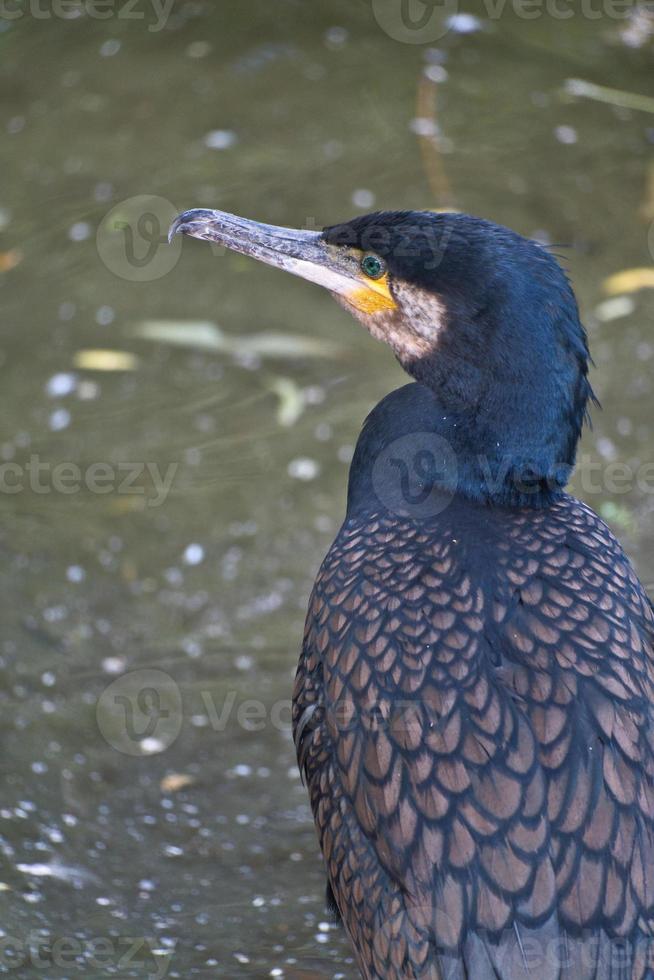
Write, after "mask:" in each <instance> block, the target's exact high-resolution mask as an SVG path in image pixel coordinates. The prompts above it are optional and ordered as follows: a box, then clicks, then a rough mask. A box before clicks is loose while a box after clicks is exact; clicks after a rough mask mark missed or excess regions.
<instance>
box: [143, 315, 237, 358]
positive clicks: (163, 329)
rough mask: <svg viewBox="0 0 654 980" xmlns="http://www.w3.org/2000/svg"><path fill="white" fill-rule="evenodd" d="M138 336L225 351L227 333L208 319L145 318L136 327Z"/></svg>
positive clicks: (182, 345)
mask: <svg viewBox="0 0 654 980" xmlns="http://www.w3.org/2000/svg"><path fill="white" fill-rule="evenodd" d="M134 333H135V334H136V336H137V337H142V338H143V339H145V340H156V341H158V342H159V343H162V344H173V345H175V346H178V347H195V348H196V350H213V351H224V349H225V335H224V333H223V332H222V330H221V329H220V327H219V326H217V324H215V323H211V322H210V321H208V320H187V321H177V320H144V321H143V323H139V324H138V326H137V327H136V328H135V329H134Z"/></svg>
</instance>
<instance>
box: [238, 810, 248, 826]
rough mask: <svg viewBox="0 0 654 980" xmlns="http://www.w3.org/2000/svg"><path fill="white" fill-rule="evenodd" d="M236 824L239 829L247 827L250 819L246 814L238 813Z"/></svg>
mask: <svg viewBox="0 0 654 980" xmlns="http://www.w3.org/2000/svg"><path fill="white" fill-rule="evenodd" d="M236 823H237V824H238V825H239V827H247V825H248V824H249V823H250V817H249V816H248V814H247V813H238V814H237V815H236Z"/></svg>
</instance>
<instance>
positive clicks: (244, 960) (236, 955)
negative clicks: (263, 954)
mask: <svg viewBox="0 0 654 980" xmlns="http://www.w3.org/2000/svg"><path fill="white" fill-rule="evenodd" d="M234 959H235V960H236V961H237V962H238V963H243V964H244V965H245V964H246V963H249V962H250V958H249V957H248V956H246V955H245V953H234Z"/></svg>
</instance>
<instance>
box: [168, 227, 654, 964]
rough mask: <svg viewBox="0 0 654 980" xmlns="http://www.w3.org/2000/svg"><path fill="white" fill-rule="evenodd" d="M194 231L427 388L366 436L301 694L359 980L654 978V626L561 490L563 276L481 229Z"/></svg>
mask: <svg viewBox="0 0 654 980" xmlns="http://www.w3.org/2000/svg"><path fill="white" fill-rule="evenodd" d="M178 228H181V230H184V231H186V232H187V233H188V234H192V235H196V237H202V238H208V239H210V240H214V241H221V242H223V243H225V244H228V245H229V246H230V247H232V248H237V249H238V250H239V251H244V252H246V253H247V254H251V255H254V256H256V257H258V258H260V259H262V260H263V261H266V262H269V263H271V264H273V265H278V266H281V267H283V268H286V269H288V270H289V271H291V272H294V273H296V274H298V275H303V276H305V277H306V278H310V279H312V280H313V281H315V282H320V283H321V284H322V285H326V286H327V288H329V289H331V290H332V291H333V292H334V293H335V295H336V296H337V297H338V298H339V300H340V301H341V302H342V303H343V304H344V305H345V306H346V307H347V308H348V309H350V310H351V311H352V312H353V314H354V315H355V316H356V317H357V319H359V320H361V321H362V322H363V323H364V324H365V326H366V327H367V328H368V329H369V330H370V332H371V333H372V334H373V336H375V337H377V338H378V339H382V340H384V341H386V342H387V343H388V344H389V345H390V346H391V347H392V349H393V350H394V352H395V354H396V356H397V357H398V359H399V360H400V362H401V363H402V364H403V365H404V367H405V368H406V369H407V371H409V373H410V374H412V375H413V377H414V378H415V379H416V380H417V382H418V383H413V384H410V385H407V386H405V387H404V388H401V389H399V390H398V391H395V392H393V393H391V394H390V395H388V396H387V397H386V398H384V399H383V400H382V401H381V402H380V403H379V405H378V406H377V407H376V408H375V409H374V411H373V412H372V413H371V415H370V416H369V418H368V419H367V420H366V422H365V424H364V427H363V431H362V433H361V436H360V438H359V441H358V444H357V448H356V452H355V455H354V459H353V463H352V467H351V471H350V482H349V493H348V509H347V516H346V519H345V522H344V524H343V527H342V528H341V530H340V531H339V533H338V535H337V537H336V540H335V541H334V544H333V545H332V547H331V548H330V550H329V552H328V554H327V557H326V558H325V560H324V562H323V564H322V567H321V569H320V572H319V574H318V578H317V580H316V584H315V587H314V590H313V594H312V597H311V602H310V606H309V612H308V616H307V621H306V630H305V638H304V646H303V651H302V656H301V658H300V664H299V668H298V673H297V678H296V684H295V693H294V733H295V739H296V745H297V750H298V759H299V763H300V767H301V769H302V772H303V774H304V776H305V778H306V781H307V784H308V788H309V795H310V799H311V806H312V809H313V813H314V817H315V821H316V826H317V828H318V834H319V838H320V845H321V848H322V852H323V855H324V859H325V866H326V870H327V877H328V881H329V887H330V894H332V895H333V898H334V900H335V902H336V904H337V906H338V909H339V912H340V915H341V917H342V920H343V923H344V926H345V928H346V930H347V932H348V934H349V936H350V938H351V940H352V943H353V947H354V950H355V953H356V957H357V963H358V965H359V969H360V971H361V974H362V976H363V977H365V978H366V980H401V978H402V980H404V978H425V980H427V978H429V980H441V978H448V980H466V978H470V980H491V978H498V980H527V978H531V980H573V978H574V980H654V719H653V717H652V704H654V614H653V611H652V606H651V604H650V602H649V600H648V598H647V596H646V595H645V592H644V590H643V588H642V586H641V584H640V583H639V581H638V579H637V577H636V575H635V573H634V571H633V569H632V567H631V565H630V564H629V561H628V560H627V558H626V557H625V555H624V553H623V551H622V549H621V547H620V545H619V543H618V542H617V541H616V540H615V538H614V537H613V535H612V534H611V532H610V530H609V529H608V528H607V526H606V525H605V524H604V523H603V522H602V521H601V520H600V518H599V517H597V515H596V514H594V513H593V511H592V510H591V509H590V508H589V507H588V506H586V505H585V504H583V503H581V502H579V501H578V500H575V499H574V498H572V497H570V496H568V495H567V494H566V493H565V492H564V489H563V488H564V486H565V483H566V482H567V478H568V476H569V474H570V472H571V469H572V466H573V464H574V457H575V451H576V445H577V441H578V438H579V434H580V431H581V427H582V423H583V418H584V414H585V410H586V403H587V401H588V398H589V397H590V396H591V390H590V386H589V384H588V381H587V359H588V351H587V346H586V337H585V334H584V331H583V329H582V327H581V325H580V323H579V317H578V313H577V306H576V302H575V299H574V295H573V293H572V290H571V288H570V286H569V284H568V282H567V280H566V278H565V276H564V275H563V273H562V271H561V270H560V268H559V266H558V265H557V263H556V262H555V261H554V259H553V258H552V257H551V256H550V255H549V254H548V253H547V252H546V251H545V250H544V249H542V248H541V247H540V246H538V245H536V244H535V243H533V242H529V241H527V240H525V239H523V238H521V237H520V236H519V235H516V234H515V233H513V232H511V231H508V230H507V229H504V228H500V227H498V226H495V225H492V224H490V223H488V222H484V221H481V220H480V219H476V218H471V217H469V216H466V215H449V214H443V215H435V214H431V213H428V212H408V213H407V212H402V213H390V214H384V213H382V214H376V215H368V216H365V217H363V218H358V219H355V220H354V221H352V222H349V223H348V224H345V225H341V226H336V227H333V228H328V229H326V230H325V232H324V233H323V234H322V235H310V234H308V233H301V234H297V233H293V232H291V231H289V230H288V229H270V228H269V227H268V226H257V225H255V224H253V223H251V222H243V221H242V219H234V218H232V217H231V216H229V215H222V214H220V213H219V212H206V211H197V212H187V213H186V214H184V215H182V216H180V218H179V219H178V221H177V222H176V225H175V226H174V229H178ZM371 251H372V252H373V253H374V255H375V256H377V257H379V258H381V259H382V260H383V262H385V265H386V271H385V272H384V274H383V276H381V273H380V274H379V275H377V270H378V269H379V268H380V266H379V263H364V262H363V261H362V256H365V254H366V253H369V252H371ZM366 268H370V269H374V270H375V275H374V276H373V279H374V282H368V283H366V280H365V276H363V275H361V274H359V273H358V272H357V270H359V269H361V270H363V271H364V272H365V269H366ZM381 268H382V269H383V266H382V267H381Z"/></svg>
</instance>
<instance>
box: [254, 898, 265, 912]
mask: <svg viewBox="0 0 654 980" xmlns="http://www.w3.org/2000/svg"><path fill="white" fill-rule="evenodd" d="M252 904H253V905H254V907H255V909H261V908H263V906H264V905H265V904H266V900H265V898H263V896H262V895H255V897H254V898H253V899H252Z"/></svg>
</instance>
